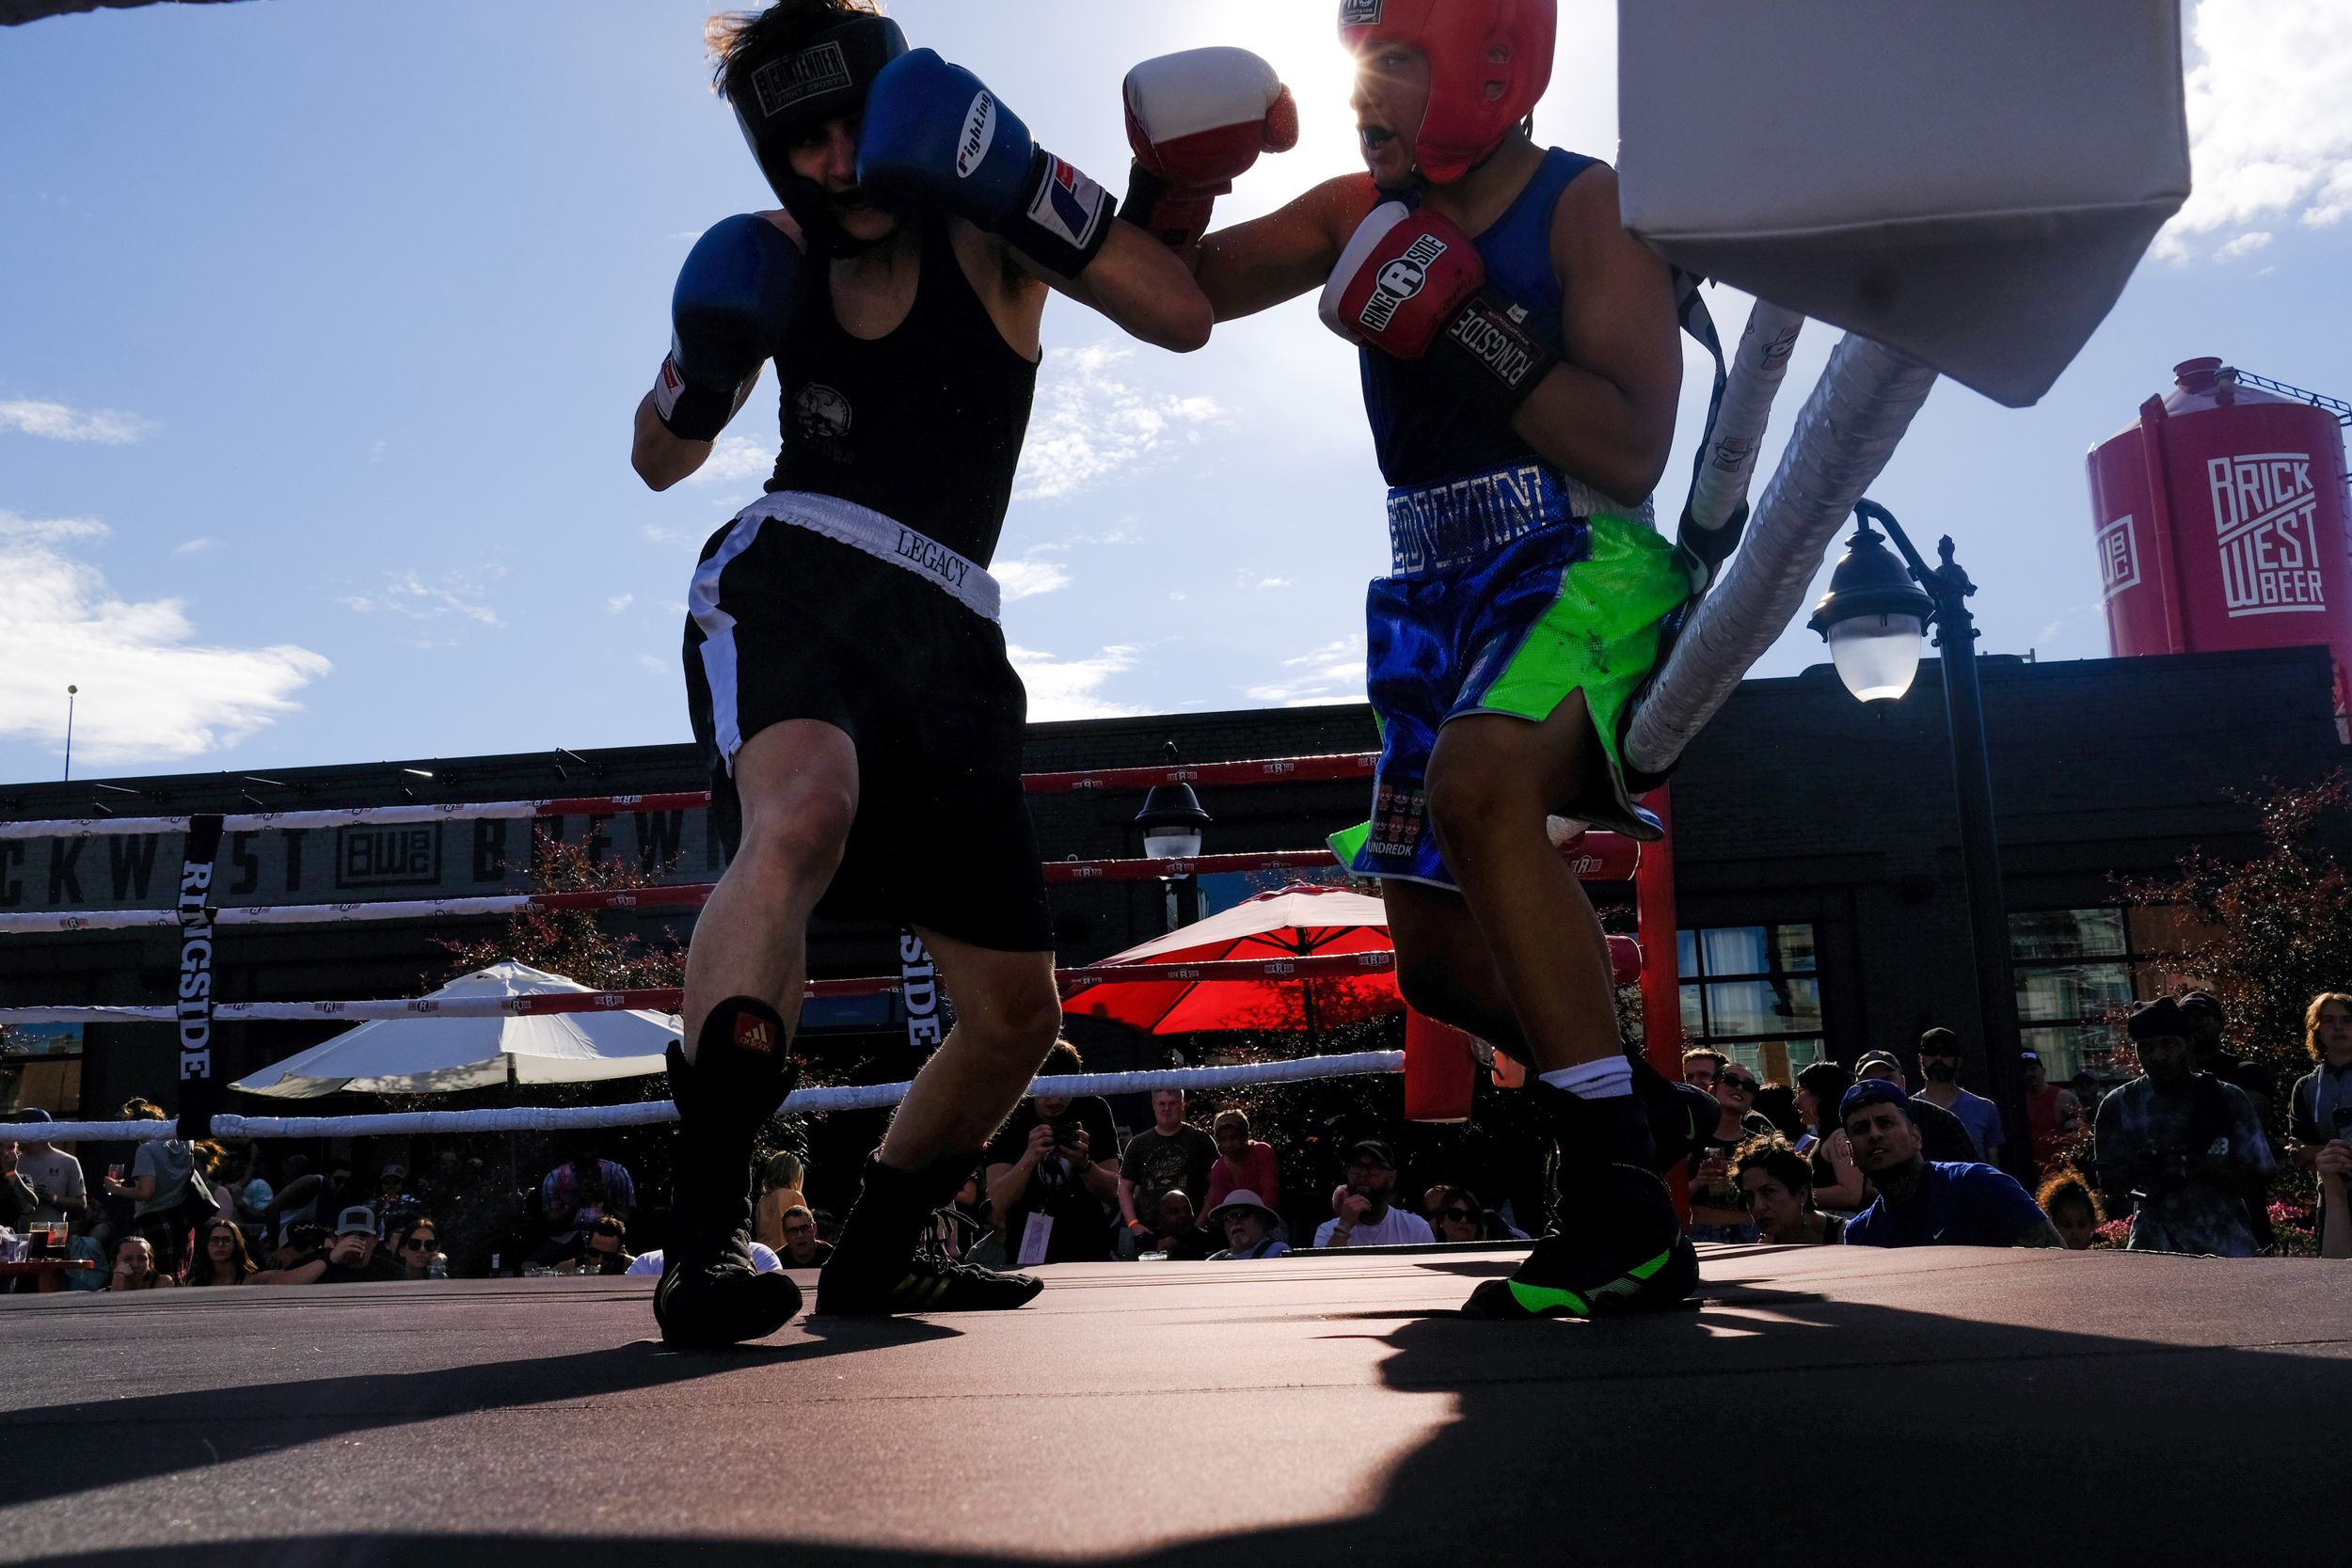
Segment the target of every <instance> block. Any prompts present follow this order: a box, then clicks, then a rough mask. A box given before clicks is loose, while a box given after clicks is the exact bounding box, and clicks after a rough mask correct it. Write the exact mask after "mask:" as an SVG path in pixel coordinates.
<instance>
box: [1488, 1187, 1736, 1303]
mask: <svg viewBox="0 0 2352 1568" xmlns="http://www.w3.org/2000/svg"><path fill="white" fill-rule="evenodd" d="M1563 1207H1564V1213H1563V1218H1562V1223H1561V1226H1560V1227H1559V1228H1557V1229H1555V1230H1554V1231H1553V1232H1552V1233H1551V1234H1549V1235H1548V1236H1545V1237H1544V1238H1543V1239H1542V1240H1540V1241H1538V1242H1537V1243H1535V1245H1534V1250H1532V1251H1531V1252H1529V1253H1528V1255H1527V1259H1526V1261H1525V1262H1523V1263H1521V1264H1520V1265H1519V1267H1518V1271H1517V1272H1516V1273H1514V1274H1513V1275H1511V1277H1510V1278H1508V1279H1489V1280H1487V1281H1486V1282H1485V1283H1484V1284H1482V1285H1480V1286H1479V1287H1478V1289H1477V1290H1475V1291H1472V1292H1470V1300H1469V1301H1467V1302H1465V1303H1464V1304H1463V1306H1462V1311H1463V1312H1464V1314H1465V1315H1467V1316H1470V1317H1473V1318H1496V1319H1502V1320H1506V1321H1514V1322H1524V1321H1528V1320H1531V1319H1535V1318H1605V1317H1614V1316H1622V1315H1626V1314H1631V1313H1641V1312H1662V1311H1669V1310H1672V1309H1674V1308H1676V1307H1679V1306H1681V1305H1682V1303H1683V1302H1684V1301H1686V1300H1687V1299H1689V1297H1690V1296H1691V1295H1692V1292H1693V1291H1696V1290H1697V1289H1698V1284H1699V1259H1698V1252H1697V1250H1696V1249H1695V1248H1693V1247H1692V1245H1691V1238H1690V1237H1688V1236H1686V1235H1684V1234H1683V1231H1682V1226H1681V1222H1680V1221H1679V1220H1677V1218H1676V1216H1675V1208H1674V1198H1673V1197H1672V1196H1671V1195H1669V1194H1668V1193H1667V1191H1666V1187H1665V1183H1663V1182H1661V1181H1660V1180H1658V1178H1657V1177H1655V1176H1652V1175H1651V1174H1649V1173H1648V1172H1647V1171H1641V1170H1635V1169H1633V1168H1631V1167H1630V1166H1627V1165H1613V1166H1611V1167H1609V1169H1608V1170H1607V1171H1606V1172H1605V1173H1603V1175H1602V1176H1601V1178H1600V1180H1597V1181H1595V1182H1592V1183H1588V1184H1586V1185H1584V1186H1583V1187H1582V1188H1581V1190H1579V1191H1578V1193H1577V1194H1576V1195H1575V1196H1574V1198H1573V1200H1571V1201H1567V1202H1565V1203H1564V1206H1563Z"/></svg>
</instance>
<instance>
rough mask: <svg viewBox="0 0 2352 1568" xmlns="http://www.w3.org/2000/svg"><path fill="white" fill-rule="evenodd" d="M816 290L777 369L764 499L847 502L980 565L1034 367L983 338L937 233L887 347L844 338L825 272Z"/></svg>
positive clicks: (982, 318) (991, 334)
mask: <svg viewBox="0 0 2352 1568" xmlns="http://www.w3.org/2000/svg"><path fill="white" fill-rule="evenodd" d="M819 277H821V279H822V281H821V282H820V283H819V284H818V286H817V287H814V288H811V289H809V290H807V291H806V292H805V293H803V295H802V299H801V306H800V309H799V310H798V311H797V312H796V313H795V315H794V317H793V321H792V326H791V329H790V331H788V332H787V334H786V335H785V348H784V352H783V353H782V354H780V355H778V356H776V370H777V372H778V375H779V377H780V379H781V380H782V382H783V385H784V394H783V407H782V410H781V413H780V421H781V423H782V425H783V430H784V452H783V455H782V456H780V457H778V458H777V459H776V471H775V474H774V476H773V477H771V479H770V480H769V481H768V488H769V489H770V490H813V491H816V492H817V493H818V494H819V495H826V496H838V497H840V498H841V499H843V500H847V501H855V502H856V503H857V504H858V505H860V506H865V507H871V508H872V509H873V510H874V511H876V512H880V513H882V515H885V516H887V517H890V518H892V519H893V520H895V521H897V522H900V523H903V524H905V525H906V526H907V527H908V528H911V529H914V531H916V532H918V533H922V534H926V535H928V536H929V537H930V538H932V539H934V540H937V541H938V542H939V543H940V544H943V545H945V546H947V547H948V548H949V549H951V550H954V551H956V552H957V553H958V554H960V555H962V556H965V557H967V558H969V559H970V560H973V561H976V562H979V563H980V564H981V565H983V566H985V565H987V564H988V562H989V558H990V557H991V556H992V555H993V554H994V553H995V550H996V537H997V535H998V534H999V533H1001V532H1003V531H1004V527H1005V508H1006V507H1007V506H1009V504H1011V501H1012V475H1013V469H1014V468H1015V467H1018V466H1019V465H1020V462H1021V442H1022V438H1023V436H1025V435H1026V434H1027V432H1028V428H1029V404H1030V402H1031V400H1032V399H1033V398H1034V397H1035V395H1036V392H1037V366H1036V365H1035V364H1034V363H1032V362H1031V361H1029V360H1027V359H1025V358H1023V357H1022V356H1020V355H1019V354H1017V353H1015V352H1014V351H1013V348H1012V345H1011V344H1009V343H1008V342H1006V341H1005V336H1004V334H1003V333H1001V332H999V331H998V330H997V329H996V323H995V322H994V321H993V319H991V318H990V316H989V313H988V308H987V307H986V306H984V305H982V304H981V303H980V297H979V295H978V294H977V293H974V292H973V289H972V283H971V280H970V279H969V278H967V277H964V274H963V263H962V262H961V261H959V260H958V259H957V257H956V250H955V245H954V244H953V242H952V241H951V240H950V239H949V237H948V233H947V227H946V224H945V223H942V222H926V223H924V224H923V239H922V261H921V271H920V273H919V275H918V277H917V280H916V283H915V288H914V306H913V307H912V308H910V309H908V311H907V315H906V320H904V321H902V322H900V323H899V324H898V326H897V328H896V329H894V330H893V331H892V332H891V333H890V334H889V335H888V336H887V337H883V338H879V339H872V340H868V339H865V338H853V337H851V336H850V334H849V333H848V332H847V331H846V330H844V329H843V327H842V325H841V322H840V318H839V317H837V316H836V315H834V304H833V269H832V267H830V266H826V267H824V268H823V269H822V270H821V272H820V273H819Z"/></svg>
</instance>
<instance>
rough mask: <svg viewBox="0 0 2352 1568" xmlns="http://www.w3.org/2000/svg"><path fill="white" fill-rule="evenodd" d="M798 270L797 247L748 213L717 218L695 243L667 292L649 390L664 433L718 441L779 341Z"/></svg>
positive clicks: (796, 290)
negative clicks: (665, 324)
mask: <svg viewBox="0 0 2352 1568" xmlns="http://www.w3.org/2000/svg"><path fill="white" fill-rule="evenodd" d="M801 272H802V265H801V251H800V247H799V246H798V245H794V244H793V243H792V242H791V240H790V239H789V238H787V236H786V235H785V233H784V232H783V230H779V229H778V228H777V227H776V226H775V225H774V224H772V223H770V222H769V221H768V220H767V219H766V218H763V217H756V216H754V215H752V214H737V215H736V216H734V217H731V218H723V219H722V220H720V221H719V222H718V223H715V224H713V225H711V227H710V230H709V232H708V233H706V234H705V235H704V236H703V237H702V238H701V239H699V240H696V241H695V242H694V248H693V249H692V250H691V251H689V252H688V253H687V257H686V265H684V266H683V267H680V268H679V269H678V275H677V287H676V289H675V290H674V291H672V293H671V294H670V353H669V357H667V358H665V359H663V360H662V361H661V374H660V378H659V379H657V380H656V381H655V382H654V384H653V408H654V412H655V413H656V414H657V415H659V416H660V420H661V424H662V428H663V429H665V430H667V431H668V432H669V433H670V434H671V435H673V436H676V437H678V438H679V439H680V440H684V441H715V440H717V439H718V437H719V432H721V431H723V430H724V429H725V428H726V427H727V421H728V420H731V419H733V418H735V410H736V409H737V408H738V407H739V405H740V404H742V401H743V398H744V396H745V394H747V393H748V392H750V390H751V388H752V383H753V381H755V379H757V377H758V375H759V367H760V366H762V365H764V364H766V363H767V362H768V360H769V359H771V358H772V357H773V356H774V355H775V352H776V350H777V348H778V346H779V345H780V344H781V343H782V342H783V341H784V328H785V324H786V323H787V322H788V321H790V320H791V318H792V308H793V305H794V304H795V302H796V301H797V300H798V299H799V297H800V288H801Z"/></svg>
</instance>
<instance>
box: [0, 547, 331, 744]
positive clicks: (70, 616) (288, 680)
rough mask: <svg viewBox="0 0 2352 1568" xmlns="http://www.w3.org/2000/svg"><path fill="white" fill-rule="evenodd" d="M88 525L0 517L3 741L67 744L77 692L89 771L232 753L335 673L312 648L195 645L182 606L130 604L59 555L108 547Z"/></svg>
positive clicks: (86, 568)
mask: <svg viewBox="0 0 2352 1568" xmlns="http://www.w3.org/2000/svg"><path fill="white" fill-rule="evenodd" d="M105 533H106V530H105V527H104V525H103V524H100V523H93V522H88V521H86V520H81V519H55V520H47V521H32V520H28V519H25V518H23V517H18V516H16V515H13V514H10V513H6V512H0V580H5V581H6V582H7V583H8V622H9V627H8V629H9V633H10V635H9V640H8V641H9V650H8V657H7V658H5V659H0V735H7V736H16V737H21V738H24V739H30V740H36V741H45V742H50V743H53V744H54V743H58V742H61V741H62V740H63V738H64V734H65V715H66V704H65V689H66V687H67V686H68V685H69V684H72V685H74V686H78V687H80V688H81V691H80V693H79V698H78V701H77V702H76V704H75V708H74V715H73V750H74V752H75V754H76V755H77V756H80V757H86V758H87V759H88V760H89V761H91V762H93V763H100V764H121V763H138V762H164V761H173V760H177V759H180V758H185V757H193V756H197V755H200V754H201V753H203V752H211V751H216V750H218V749H220V748H222V747H225V746H230V745H234V744H235V743H236V742H238V741H240V740H242V739H244V738H245V737H246V736H248V735H250V734H252V733H253V732H254V731H255V730H257V729H260V728H262V727H263V726H264V725H267V724H271V723H274V722H276V721H277V720H278V718H279V717H280V716H281V715H284V714H288V713H294V712H298V711H300V707H301V705H300V704H298V703H296V702H294V693H295V692H297V691H299V690H301V689H302V688H303V687H305V686H307V685H309V684H310V682H311V681H314V680H317V679H319V678H320V677H321V676H324V675H326V673H328V672H329V670H331V669H332V668H333V667H332V666H331V665H329V664H328V663H327V661H326V659H325V658H324V657H320V656H319V655H317V654H314V653H312V652H310V650H309V649H308V648H298V647H294V646H291V645H279V646H276V647H267V648H230V647H220V646H213V645H207V644H203V643H199V642H198V641H196V636H197V629H196V626H195V625H194V624H193V623H192V622H191V621H190V620H189V619H188V616H187V613H186V610H185V608H184V604H183V601H182V600H179V599H157V600H153V601H151V602H148V603H145V604H132V603H127V602H125V601H124V600H122V599H120V598H118V597H116V596H115V595H114V594H113V593H111V592H110V591H109V590H108V589H107V586H106V579H105V576H104V574H103V573H102V572H100V571H99V570H98V568H96V567H95V566H92V565H90V564H89V563H88V562H84V561H79V560H76V559H74V557H73V556H72V555H71V554H69V553H68V552H67V551H66V549H64V548H63V547H61V546H66V545H68V544H70V543H72V542H73V541H76V540H91V541H94V540H98V539H102V538H103V537H104V536H105Z"/></svg>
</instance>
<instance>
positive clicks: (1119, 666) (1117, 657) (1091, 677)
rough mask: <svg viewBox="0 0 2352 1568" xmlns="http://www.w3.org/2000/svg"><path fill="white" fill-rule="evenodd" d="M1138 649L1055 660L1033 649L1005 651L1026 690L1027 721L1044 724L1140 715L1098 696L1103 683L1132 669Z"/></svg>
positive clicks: (1114, 649) (1118, 648) (1120, 648)
mask: <svg viewBox="0 0 2352 1568" xmlns="http://www.w3.org/2000/svg"><path fill="white" fill-rule="evenodd" d="M1137 651H1138V650H1136V648H1134V647H1132V646H1128V645H1125V644H1117V643H1115V644H1113V645H1112V646H1110V647H1107V648H1104V650H1103V651H1102V652H1101V653H1099V654H1096V655H1095V656H1094V657H1092V658H1073V659H1057V658H1056V657H1054V656H1053V655H1052V654H1041V653H1039V652H1037V651H1036V650H1035V649H1033V648H1008V649H1006V653H1007V654H1008V656H1009V657H1010V658H1011V659H1012V667H1013V668H1014V669H1015V670H1017V671H1019V672H1020V673H1021V684H1022V685H1024V686H1025V687H1027V688H1028V689H1029V720H1030V722H1032V723H1045V722H1048V721H1053V720H1056V719H1116V718H1123V717H1127V716H1130V715H1134V714H1138V713H1141V712H1143V711H1144V710H1143V709H1142V708H1139V707H1136V706H1135V705H1132V704H1128V703H1114V702H1112V701H1110V700H1109V699H1108V698H1106V697H1104V696H1103V695H1102V687H1103V684H1104V682H1105V681H1107V680H1109V679H1110V678H1111V677H1112V676H1113V675H1120V674H1124V673H1127V672H1128V671H1130V670H1132V669H1134V668H1135V667H1136V653H1137Z"/></svg>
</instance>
